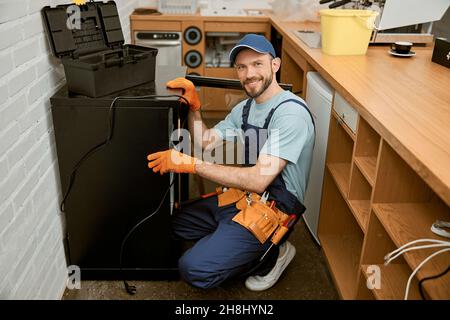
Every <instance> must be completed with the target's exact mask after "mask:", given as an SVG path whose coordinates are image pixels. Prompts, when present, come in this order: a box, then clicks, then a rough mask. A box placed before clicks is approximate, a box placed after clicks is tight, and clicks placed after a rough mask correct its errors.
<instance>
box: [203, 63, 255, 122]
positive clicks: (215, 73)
mask: <svg viewBox="0 0 450 320" xmlns="http://www.w3.org/2000/svg"><path fill="white" fill-rule="evenodd" d="M205 75H206V76H207V77H216V78H227V79H237V76H236V71H235V70H234V68H205ZM201 90H202V91H203V99H204V101H203V104H202V109H203V114H204V116H205V117H209V118H223V117H224V116H225V115H226V114H228V113H229V112H230V110H231V109H233V107H234V106H235V105H236V104H237V103H238V102H240V101H242V100H244V99H245V98H246V97H247V96H246V95H245V92H244V91H243V90H235V89H220V88H202V89H201Z"/></svg>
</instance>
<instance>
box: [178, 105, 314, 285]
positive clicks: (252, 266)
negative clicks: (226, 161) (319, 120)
mask: <svg viewBox="0 0 450 320" xmlns="http://www.w3.org/2000/svg"><path fill="white" fill-rule="evenodd" d="M251 102H252V99H248V100H247V103H246V105H245V106H244V108H243V112H242V130H243V131H244V132H246V131H247V130H249V129H254V130H256V135H251V137H254V136H256V138H257V141H250V140H251V139H250V138H249V137H248V136H246V139H245V153H244V155H245V165H246V166H251V165H254V163H253V164H252V163H250V154H249V152H250V149H251V148H250V147H249V146H250V143H257V148H256V149H257V156H258V155H259V151H260V150H261V148H262V146H263V145H264V143H265V141H266V140H267V135H266V136H262V137H261V138H262V141H260V134H259V131H260V130H261V129H265V131H264V132H266V133H267V128H268V126H269V123H270V120H271V118H272V115H273V113H274V112H275V110H276V109H277V108H278V107H279V106H280V105H282V104H283V103H286V102H294V103H297V104H299V105H300V106H302V107H304V108H305V109H306V110H308V108H307V107H306V105H304V104H303V103H302V102H301V101H299V100H295V99H288V100H285V101H283V102H281V103H280V104H279V105H277V106H276V107H274V108H273V109H272V110H271V111H270V112H269V114H268V116H267V118H266V120H265V123H264V126H263V128H260V127H257V126H253V125H251V124H249V123H248V122H247V120H248V115H249V111H250V106H251ZM308 112H309V110H308ZM310 115H311V113H310ZM311 119H312V116H311ZM257 156H256V158H257ZM256 158H254V159H256ZM266 190H267V191H268V192H270V195H269V200H275V201H276V206H277V208H279V209H280V210H282V211H283V212H285V213H287V214H292V213H295V214H296V215H297V218H299V217H300V215H301V214H302V213H303V212H304V211H305V207H304V206H303V204H301V203H300V201H298V199H297V198H296V197H295V196H294V195H293V194H292V193H291V192H289V191H288V190H287V189H286V184H285V182H284V180H283V177H282V176H281V173H280V174H279V175H278V176H277V177H276V178H275V179H274V180H273V182H272V183H271V184H270V185H269V186H268V188H267V189H266ZM237 213H238V209H236V206H235V204H234V203H233V204H230V205H227V206H223V207H219V206H218V200H217V196H214V197H210V198H207V199H202V200H199V201H196V202H193V203H190V204H189V205H186V206H184V207H182V208H181V210H180V211H177V212H176V213H175V214H174V216H173V221H172V222H173V223H172V228H173V229H172V230H173V233H174V236H175V238H177V239H184V240H198V241H197V242H196V243H195V245H194V246H193V247H192V248H190V249H189V250H187V251H186V252H185V253H184V254H183V256H182V257H181V258H180V259H179V261H178V267H179V271H180V275H181V277H182V278H183V279H184V280H185V281H186V282H188V283H190V284H192V285H193V286H196V287H200V288H213V287H216V286H218V285H220V284H221V283H222V282H223V281H225V280H227V279H229V278H231V277H234V276H237V275H241V276H247V275H249V274H259V275H263V274H266V273H267V272H268V271H270V270H271V269H272V267H273V266H274V264H275V262H276V259H277V257H278V252H279V250H278V246H273V247H272V249H271V250H270V252H269V254H267V255H266V256H265V258H264V260H263V261H261V262H260V261H259V260H260V258H261V257H262V255H263V254H264V253H265V252H266V251H267V250H268V249H269V247H270V245H271V242H270V241H266V242H265V243H264V244H261V243H260V242H259V241H258V240H257V239H256V237H255V236H254V235H253V234H251V233H250V231H248V230H247V229H245V228H244V227H243V226H241V225H240V224H238V223H236V222H234V221H233V220H232V218H233V217H234V216H235V215H236V214H237ZM290 232H292V228H291V230H289V232H288V233H287V234H286V236H285V237H283V239H282V241H285V240H286V239H287V237H288V236H289V234H290ZM280 243H281V242H280Z"/></svg>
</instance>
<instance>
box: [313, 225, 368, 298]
mask: <svg viewBox="0 0 450 320" xmlns="http://www.w3.org/2000/svg"><path fill="white" fill-rule="evenodd" d="M320 243H321V244H322V248H323V251H324V253H325V257H326V259H327V263H328V265H329V267H330V270H333V271H332V275H333V279H334V281H335V282H336V286H337V288H338V289H339V293H340V295H341V297H342V298H343V299H345V300H348V299H354V296H355V282H356V275H357V273H358V265H359V259H360V253H361V246H362V238H361V237H359V236H357V235H354V236H352V235H345V234H343V235H322V236H321V237H320Z"/></svg>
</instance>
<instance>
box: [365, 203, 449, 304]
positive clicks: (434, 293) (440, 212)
mask: <svg viewBox="0 0 450 320" xmlns="http://www.w3.org/2000/svg"><path fill="white" fill-rule="evenodd" d="M373 211H374V212H375V214H376V216H377V217H378V219H379V220H380V222H381V224H382V225H383V226H384V228H385V230H386V232H387V233H388V234H389V236H390V237H391V238H392V240H393V242H394V243H395V244H396V245H397V246H398V247H400V246H402V245H404V244H406V243H408V242H410V241H412V240H416V239H439V240H445V239H444V238H443V237H439V236H437V235H435V234H434V233H433V232H431V230H430V227H431V225H432V223H433V222H435V221H436V220H437V219H441V220H442V219H448V217H449V212H448V207H445V206H444V205H442V204H441V203H438V202H429V203H385V204H373ZM411 221H413V222H414V223H411ZM439 249H442V248H430V249H421V250H413V251H410V252H407V253H405V254H404V258H405V260H406V261H407V263H408V264H409V266H410V267H411V269H412V270H414V269H415V268H416V267H417V266H418V265H419V264H420V263H421V262H422V261H423V260H424V259H425V258H426V257H428V256H429V255H430V254H432V253H433V252H436V251H438V250H439ZM449 262H450V252H445V253H442V254H440V255H438V256H435V257H434V258H433V259H431V260H429V261H428V262H427V263H426V264H425V265H423V267H422V268H421V269H420V270H419V271H418V273H417V274H416V277H417V278H418V279H423V278H425V277H428V276H432V275H435V274H438V273H440V272H442V271H443V270H445V269H446V268H447V267H448V265H449ZM424 287H425V289H427V292H428V293H429V295H430V297H431V298H432V299H450V291H449V290H448V288H450V274H447V275H445V276H443V277H441V278H439V279H436V280H434V281H428V282H426V283H424Z"/></svg>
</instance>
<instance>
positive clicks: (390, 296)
mask: <svg viewBox="0 0 450 320" xmlns="http://www.w3.org/2000/svg"><path fill="white" fill-rule="evenodd" d="M372 266H373V265H361V273H362V274H363V275H364V278H365V279H367V278H368V277H369V276H373V275H372V274H368V273H367V270H371V269H370V267H372ZM376 266H377V267H378V268H379V270H380V282H381V283H380V287H379V288H372V289H371V291H372V293H373V295H374V296H375V297H376V298H377V299H379V300H402V299H403V298H404V296H405V289H406V283H407V282H408V278H409V276H410V274H411V272H412V270H411V269H410V268H409V267H408V266H407V265H404V264H389V265H388V266H385V265H382V264H381V265H376ZM421 299H422V298H421V297H420V293H419V289H418V286H417V280H415V281H412V282H411V285H410V288H409V292H408V300H421Z"/></svg>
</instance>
